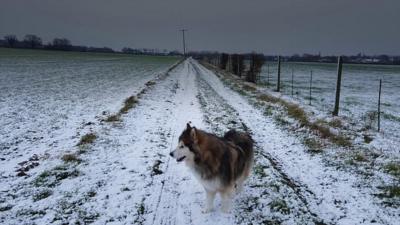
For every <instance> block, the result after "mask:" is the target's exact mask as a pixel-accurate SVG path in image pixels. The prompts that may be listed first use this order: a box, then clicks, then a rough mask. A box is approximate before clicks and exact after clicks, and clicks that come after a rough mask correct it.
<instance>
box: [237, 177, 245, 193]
mask: <svg viewBox="0 0 400 225" xmlns="http://www.w3.org/2000/svg"><path fill="white" fill-rule="evenodd" d="M245 179H246V178H244V177H240V178H239V179H238V180H237V181H236V185H235V188H236V193H240V192H242V191H243V185H244V184H243V183H244V180H245Z"/></svg>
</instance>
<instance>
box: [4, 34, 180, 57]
mask: <svg viewBox="0 0 400 225" xmlns="http://www.w3.org/2000/svg"><path fill="white" fill-rule="evenodd" d="M0 47H6V48H28V49H44V50H59V51H76V52H103V53H113V52H119V51H115V50H113V49H112V48H109V47H88V46H83V45H73V44H72V43H71V41H70V40H68V39H67V38H54V39H53V40H52V41H50V42H48V43H47V44H44V43H43V40H42V38H40V37H39V36H37V35H34V34H27V35H25V36H24V37H23V39H21V40H19V39H18V38H17V36H16V35H13V34H9V35H5V36H4V37H3V39H0ZM120 53H125V54H135V55H173V56H176V55H181V53H180V52H178V51H168V50H166V49H164V50H162V51H160V50H158V49H148V48H141V49H132V48H129V47H124V48H123V49H122V50H121V51H120Z"/></svg>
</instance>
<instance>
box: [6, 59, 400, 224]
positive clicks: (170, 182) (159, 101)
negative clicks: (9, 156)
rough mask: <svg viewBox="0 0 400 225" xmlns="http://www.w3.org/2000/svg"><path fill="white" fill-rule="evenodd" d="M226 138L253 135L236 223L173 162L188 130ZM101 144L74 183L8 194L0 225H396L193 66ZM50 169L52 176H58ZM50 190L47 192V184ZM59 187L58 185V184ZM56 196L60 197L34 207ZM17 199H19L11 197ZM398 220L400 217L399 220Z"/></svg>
mask: <svg viewBox="0 0 400 225" xmlns="http://www.w3.org/2000/svg"><path fill="white" fill-rule="evenodd" d="M188 121H191V122H192V123H193V125H194V126H196V127H198V128H200V129H205V130H208V131H211V132H214V133H217V134H222V133H223V132H225V131H227V130H228V129H229V128H236V129H243V125H242V123H243V124H245V126H246V127H248V128H249V129H250V131H251V132H252V135H253V137H254V139H255V141H256V143H257V144H256V152H257V154H256V164H255V166H254V169H253V175H252V176H251V178H250V179H249V181H248V183H246V186H245V190H244V192H242V193H241V194H240V195H238V196H236V198H235V203H234V208H233V210H232V212H231V213H230V214H224V213H222V212H220V209H219V208H220V207H219V206H218V204H219V199H218V198H217V200H216V203H215V204H216V206H217V207H216V210H215V211H213V212H211V213H209V214H203V213H201V209H202V207H203V206H204V204H203V199H204V197H205V196H204V191H203V189H202V187H201V186H200V184H199V183H198V182H197V181H196V180H195V179H194V177H193V176H192V175H191V174H190V173H189V170H188V169H187V168H186V167H185V166H184V165H183V164H178V163H177V162H175V161H174V160H172V158H170V157H169V155H168V153H169V152H170V151H171V149H172V148H174V147H175V146H176V144H177V139H178V136H179V135H180V133H181V131H182V130H183V129H184V127H185V125H186V122H188ZM93 130H94V131H95V132H96V134H97V135H98V139H97V140H96V141H95V143H94V144H92V145H90V146H88V147H87V149H85V151H86V152H85V153H83V154H82V155H81V158H82V160H83V161H82V162H81V163H80V164H68V165H67V166H66V167H67V169H66V170H67V171H69V170H76V171H78V172H77V174H76V175H75V176H70V177H68V178H66V179H63V180H62V181H61V182H59V183H56V184H54V185H48V183H44V184H46V185H44V186H38V185H37V183H36V185H35V183H34V180H32V179H28V180H27V181H24V182H20V183H19V184H18V185H16V187H13V189H11V190H2V192H1V193H0V200H4V199H5V200H6V201H7V202H5V201H4V202H0V203H2V205H1V206H2V207H3V206H10V207H11V208H6V210H1V211H0V223H1V224H21V223H23V224H31V223H36V224H49V223H54V224H64V223H70V224H72V223H75V222H80V223H94V224H148V225H153V224H185V225H186V224H249V223H254V224H261V223H264V224H324V223H325V224H359V223H365V224H369V223H373V222H376V223H380V224H393V223H394V222H393V221H395V219H396V216H395V215H391V216H392V217H390V215H388V214H387V212H383V211H382V209H381V208H379V207H378V206H376V205H374V203H373V200H372V197H371V195H370V193H368V192H363V191H360V190H359V189H357V188H356V187H354V186H353V185H354V184H356V181H355V180H356V178H354V177H352V176H351V175H349V174H345V173H344V172H338V171H335V170H334V169H332V168H327V167H325V166H324V165H323V163H322V162H321V161H320V159H319V158H318V157H312V156H310V155H308V154H307V153H305V150H304V149H303V147H302V145H301V144H300V143H299V141H298V140H297V139H296V138H294V137H291V136H290V135H289V134H287V133H285V132H284V131H281V130H280V129H279V128H278V127H276V125H274V123H273V122H272V121H271V120H270V119H268V118H267V117H265V116H264V115H263V114H262V112H260V111H259V110H257V109H255V108H254V107H252V106H251V105H250V104H249V103H248V102H247V100H246V99H245V98H243V97H241V96H240V95H238V94H237V93H235V92H233V91H232V90H230V89H228V88H226V87H225V86H224V85H223V84H222V82H221V81H220V80H219V79H218V78H217V77H216V76H215V75H214V74H213V73H212V72H211V71H209V70H207V69H206V68H204V67H203V66H201V65H200V64H199V63H197V62H196V61H194V60H192V59H188V60H186V61H184V62H183V63H181V64H180V65H179V66H178V67H176V68H175V69H174V70H172V71H171V72H170V74H169V76H167V77H166V78H164V79H162V80H159V81H157V83H156V84H155V85H154V86H152V87H151V88H149V90H148V91H146V93H145V94H144V95H143V96H142V97H141V98H140V99H139V103H138V105H137V106H136V107H135V108H133V109H132V110H131V111H129V112H128V113H127V114H126V115H124V116H123V118H122V122H115V123H103V124H101V125H98V126H97V127H94V128H93ZM49 169H51V168H49ZM40 184H42V183H40ZM52 184H53V183H52ZM43 190H45V191H46V190H47V191H48V192H50V193H51V194H50V195H49V196H47V197H45V198H43V199H39V200H37V199H36V200H34V199H33V198H32V196H33V195H35V194H37V193H41V192H43ZM11 195H12V196H14V197H13V198H11V197H10V196H11ZM398 218H399V215H398V214H397V219H398Z"/></svg>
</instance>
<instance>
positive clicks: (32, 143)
mask: <svg viewBox="0 0 400 225" xmlns="http://www.w3.org/2000/svg"><path fill="white" fill-rule="evenodd" d="M176 61H177V59H176V58H167V57H165V58H162V57H131V56H124V55H110V54H90V53H88V54H87V53H63V52H46V51H30V50H12V49H0V90H1V91H0V118H1V120H0V127H1V129H0V140H1V141H0V152H1V158H2V164H3V165H4V164H6V165H9V166H10V169H13V168H14V166H15V164H16V163H19V162H21V161H23V160H27V159H28V158H29V157H31V156H32V155H33V154H44V153H49V154H55V153H56V152H58V151H66V150H69V149H68V148H69V147H68V146H70V145H71V144H72V143H74V142H75V141H76V139H74V137H75V138H76V137H77V136H79V134H80V130H81V128H82V127H83V126H84V125H85V124H87V123H91V122H92V121H93V120H94V119H95V117H96V116H101V115H102V114H106V113H109V112H114V111H116V110H117V109H119V108H120V107H121V105H122V103H123V100H124V99H125V98H127V97H129V96H131V95H133V94H135V92H137V91H138V90H139V89H140V87H142V86H143V85H144V84H145V83H146V82H147V81H148V80H151V79H153V78H154V77H155V76H156V75H157V74H159V73H161V72H163V71H165V70H166V69H167V68H168V67H169V66H171V65H172V64H173V63H174V62H176ZM16 160H17V161H16Z"/></svg>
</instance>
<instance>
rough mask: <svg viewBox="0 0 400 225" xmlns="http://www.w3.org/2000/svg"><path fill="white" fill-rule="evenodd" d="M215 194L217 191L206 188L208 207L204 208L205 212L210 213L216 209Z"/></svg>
mask: <svg viewBox="0 0 400 225" xmlns="http://www.w3.org/2000/svg"><path fill="white" fill-rule="evenodd" d="M215 194H216V192H215V191H209V190H207V189H206V207H205V208H204V210H203V212H204V213H209V212H211V211H212V210H213V209H214V199H215Z"/></svg>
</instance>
